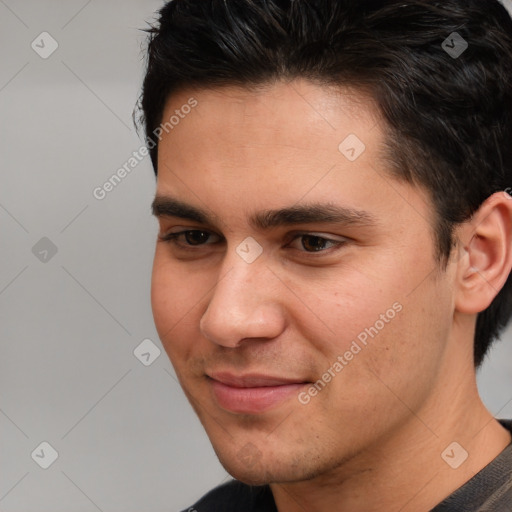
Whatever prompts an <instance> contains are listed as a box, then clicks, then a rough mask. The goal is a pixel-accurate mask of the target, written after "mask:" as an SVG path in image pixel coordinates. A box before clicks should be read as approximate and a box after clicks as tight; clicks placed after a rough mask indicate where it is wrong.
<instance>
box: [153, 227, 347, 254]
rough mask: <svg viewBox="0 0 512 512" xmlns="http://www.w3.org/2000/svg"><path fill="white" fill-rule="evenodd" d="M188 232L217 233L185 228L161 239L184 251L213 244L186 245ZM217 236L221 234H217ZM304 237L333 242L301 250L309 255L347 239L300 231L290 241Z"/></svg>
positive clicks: (336, 245)
mask: <svg viewBox="0 0 512 512" xmlns="http://www.w3.org/2000/svg"><path fill="white" fill-rule="evenodd" d="M187 233H207V234H208V235H211V234H213V235H215V233H211V232H210V231H206V230H203V229H187V230H184V231H179V232H176V233H168V234H167V235H162V236H159V239H160V240H161V241H162V242H165V243H169V244H172V245H174V246H175V247H177V248H179V249H182V250H184V251H196V250H197V249H195V248H196V247H201V246H204V245H212V244H197V245H191V244H185V245H184V244H183V243H181V242H179V240H178V239H179V238H180V237H181V236H184V235H185V234H187ZM217 236H219V235H217ZM303 237H311V238H314V239H318V240H322V241H324V242H328V243H331V244H333V247H331V249H332V250H329V249H327V250H319V251H301V252H304V253H305V254H307V255H315V254H325V253H328V254H329V253H331V252H332V251H336V250H337V249H340V248H341V246H343V245H345V244H346V241H345V240H333V239H330V238H325V237H322V236H317V235H315V234H313V233H299V234H296V235H295V236H294V237H293V238H292V240H291V241H290V242H289V243H291V242H293V241H295V240H297V239H298V238H303ZM207 241H208V240H207ZM287 245H288V244H287Z"/></svg>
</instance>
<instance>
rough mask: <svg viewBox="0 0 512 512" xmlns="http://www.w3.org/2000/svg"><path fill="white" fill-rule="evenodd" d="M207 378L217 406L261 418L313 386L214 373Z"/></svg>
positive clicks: (275, 378) (288, 381)
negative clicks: (300, 391) (303, 388)
mask: <svg viewBox="0 0 512 512" xmlns="http://www.w3.org/2000/svg"><path fill="white" fill-rule="evenodd" d="M207 377H208V382H209V385H210V388H211V391H212V394H213V397H214V400H215V401H216V402H217V404H218V405H219V406H220V407H221V408H222V409H225V410H227V411H229V412H234V413H238V414H259V413H263V412H266V411H269V410H271V409H274V408H276V407H278V406H279V405H281V404H282V403H283V402H284V401H286V400H287V399H288V398H290V397H291V396H296V395H297V393H298V392H299V390H300V389H301V388H302V387H304V386H306V385H309V384H310V382H309V381H305V380H302V379H288V378H282V377H275V376H268V375H261V374H246V375H241V376H235V375H233V374H229V373H216V374H215V373H213V374H211V375H207Z"/></svg>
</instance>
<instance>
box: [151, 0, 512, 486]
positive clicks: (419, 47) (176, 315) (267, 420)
mask: <svg viewBox="0 0 512 512" xmlns="http://www.w3.org/2000/svg"><path fill="white" fill-rule="evenodd" d="M454 32H457V34H458V36H455V39H454V36H453V35H452V34H453V33H454ZM457 37H460V38H461V39H457ZM462 40H463V41H464V42H467V48H466V49H465V50H464V51H463V52H462V53H461V54H459V55H456V53H453V51H455V50H460V49H462V47H461V46H460V45H461V41H462ZM443 41H447V42H445V43H443ZM450 50H453V51H452V54H450ZM511 56H512V20H511V19H510V16H509V15H508V14H507V12H506V10H505V9H504V8H503V6H501V4H499V3H498V2H497V1H491V0H489V1H486V2H481V0H443V1H431V2H425V1H421V0H405V1H404V0H400V1H398V0H396V1H395V0H389V1H376V0H373V1H370V0H368V1H361V2H350V1H340V0H325V1H321V2H313V1H301V0H295V1H290V0H236V1H229V0H174V1H172V2H169V3H168V4H167V5H166V6H165V7H164V8H162V10H161V11H160V19H159V24H158V26H156V27H154V28H153V29H151V31H150V42H149V48H148V68H147V73H146V77H145V80H144V85H143V93H142V98H141V106H142V112H143V122H144V125H145V130H146V137H147V141H148V147H149V148H150V154H151V158H152V162H153V166H154V169H155V173H156V175H157V182H158V185H157V196H159V197H160V198H169V197H171V196H172V198H173V199H178V200H179V201H180V202H181V203H182V204H178V203H177V202H171V201H168V200H166V199H161V200H157V201H156V202H155V212H156V213H157V214H158V215H159V220H160V227H161V235H162V237H161V238H162V240H160V241H159V243H158V244H157V250H156V255H155V265H154V273H153V286H152V290H153V293H152V300H153V310H154V314H155V321H156V325H157V329H158V331H159V334H160V336H161V339H162V342H163V344H164V346H165V348H166V350H167V352H168V354H169V356H170V358H171V361H172V363H173V365H174V366H175V368H176V372H177V375H178V377H179V379H180V382H181V384H182V386H183V388H184V390H185V392H186V393H187V396H188V397H189V399H190V401H191V404H192V405H193V407H194V408H195V410H196V412H197V413H198V415H199V417H200V419H201V421H202V422H203V424H204V426H205V428H206V430H207V432H208V434H209V435H210V438H211V439H212V443H213V446H214V448H215V449H216V451H217V453H218V455H219V458H220V459H221V461H222V462H223V463H224V464H225V465H226V467H227V468H228V470H231V472H232V473H233V474H235V476H239V477H240V478H241V479H245V480H247V481H254V482H259V481H275V480H279V479H287V478H288V479H299V478H305V477H311V476H312V475H314V474H317V472H319V471H321V470H323V469H326V468H328V467H329V466H330V465H334V464H336V463H339V461H340V459H342V458H345V459H347V458H350V456H351V455H353V454H354V452H355V451H358V450H359V451H361V450H364V449H365V448H367V447H368V446H369V445H370V444H371V443H372V442H376V441H377V439H378V438H379V437H383V436H386V435H387V434H388V433H389V431H390V430H392V429H393V428H398V426H399V425H400V424H401V423H403V422H405V421H406V416H407V415H408V413H407V412H406V411H404V408H403V403H399V402H398V401H396V400H395V399H394V398H393V397H392V396H391V397H390V393H389V390H390V389H392V390H395V391H397V392H398V393H399V394H400V396H401V397H402V398H403V402H405V403H407V404H408V407H409V409H410V408H412V409H413V410H420V409H421V408H422V407H428V404H429V403H430V402H431V400H432V390H433V389H435V388H436V382H439V383H440V382H441V381H443V384H444V385H446V378H447V377H446V375H444V374H446V373H449V369H448V365H450V364H453V359H451V358H453V357H454V354H457V350H458V349H455V348H454V347H455V345H457V347H458V346H460V344H455V343H454V339H456V338H457V337H459V338H464V340H465V341H464V343H465V345H464V346H465V347H466V348H465V350H466V352H464V351H462V352H461V353H460V354H459V356H460V357H463V358H464V357H465V359H464V360H465V361H466V362H468V363H470V365H471V368H474V367H478V366H479V365H480V364H481V363H482V361H483V358H484V356H485V354H486V352H487V351H488V349H489V346H490V344H491V343H492V342H493V340H495V339H496V338H497V336H498V335H499V333H500V331H501V330H502V329H503V327H504V326H505V325H506V324H507V322H508V319H509V317H510V313H511V310H512V309H511V308H512V298H511V294H512V284H511V281H510V279H509V278H508V274H509V271H510V268H509V267H510V264H511V263H510V254H509V252H510V248H509V247H508V246H509V245H510V243H509V242H510V240H509V235H504V236H503V237H502V242H501V243H498V242H496V239H497V238H499V234H500V233H501V234H503V233H505V232H506V233H508V232H510V223H509V221H508V220H507V219H508V218H509V210H510V204H509V203H507V202H508V201H509V199H507V197H506V195H505V194H504V193H503V191H504V190H506V189H508V188H509V187H510V186H512V145H510V143H509V141H510V140H512V57H511ZM172 117H174V118H175V119H174V120H171V118H172ZM354 135H355V137H354ZM156 139H158V140H156ZM183 203H186V204H187V205H188V206H194V207H195V208H194V211H192V209H191V208H186V207H184V204H183ZM315 205H318V208H315ZM326 205H329V206H330V207H332V210H328V211H327V210H326V208H325V206H326ZM178 206H179V208H177V207H178ZM306 206H307V207H309V209H307V211H305V210H304V207H306ZM198 210H201V211H200V212H199V211H198ZM278 210H286V211H281V212H280V213H279V214H278V213H276V211H278ZM340 210H341V211H340ZM178 211H179V215H180V216H181V219H179V218H178V216H177V215H176V212H178ZM192 214H194V215H192ZM199 214H200V215H199ZM258 214H259V215H258ZM185 217H187V220H183V219H184V218H185ZM284 221H286V222H284ZM290 226H291V227H292V228H294V229H295V231H297V229H296V228H297V227H298V228H299V230H298V231H300V232H301V233H306V234H307V233H309V234H310V235H309V238H308V237H306V238H302V239H298V238H297V233H296V234H295V238H293V236H291V234H290V233H291V228H290ZM178 227H181V228H180V229H178ZM311 227H313V228H314V229H310V228H311ZM186 229H189V230H193V229H194V230H196V231H194V232H192V233H188V234H187V235H186V236H185V235H181V237H180V246H178V245H172V244H171V243H170V242H169V241H165V240H163V239H165V238H169V237H168V235H169V234H173V233H174V234H175V233H176V232H180V231H181V232H183V231H185V230H186ZM197 230H200V231H197ZM311 233H314V234H313V235H311ZM299 234H300V233H299ZM315 235H317V236H316V237H315ZM319 237H321V238H319ZM322 238H329V239H330V240H331V242H329V243H330V244H331V246H332V247H331V248H329V249H328V250H330V251H331V252H330V254H327V252H326V250H324V247H325V245H324V244H325V240H324V241H323V242H322ZM301 240H302V241H301ZM299 242H300V243H299ZM308 242H309V243H311V242H313V246H309V248H310V251H309V252H310V253H316V254H314V255H313V257H311V254H308V255H307V256H306V254H307V253H308V251H307V247H308ZM319 242H320V245H321V247H318V245H316V248H315V243H316V244H318V243H319ZM485 242H488V243H485ZM187 245H188V249H187V248H185V246H187ZM193 246H195V247H193ZM336 247H337V248H336ZM331 249H336V250H331ZM321 252H324V253H325V254H324V255H320V253H321ZM248 254H250V255H251V257H250V258H248V257H245V258H244V256H246V255H248ZM377 322H379V323H377ZM458 341H460V340H458ZM354 343H355V344H354ZM345 354H346V357H343V356H344V355H345ZM350 354H352V355H350ZM338 356H341V359H338ZM466 356H467V357H466ZM336 363H338V365H336ZM412 368H414V371H413V372H411V369H412ZM264 369H267V370H268V372H270V374H271V375H274V376H276V375H281V376H283V378H286V379H288V380H290V381H291V382H292V381H293V384H290V386H288V387H287V389H286V391H287V392H293V391H294V390H295V391H296V395H297V398H298V399H297V400H291V399H287V400H285V401H284V402H283V404H284V405H283V406H282V407H271V406H268V404H269V403H270V402H271V401H272V400H270V399H269V400H270V402H269V401H268V400H267V401H265V398H264V397H263V398H262V400H261V401H260V403H259V406H260V407H261V411H249V410H245V409H244V405H243V403H242V402H244V400H243V395H240V396H238V397H235V398H234V399H233V396H231V395H230V396H227V395H226V393H225V391H226V390H225V389H223V388H222V386H220V387H219V386H217V384H215V383H213V385H212V377H215V376H220V377H221V380H222V376H224V377H225V374H229V375H230V376H228V378H227V380H229V378H231V377H233V375H234V374H237V375H242V374H243V375H253V374H254V373H261V372H262V371H263V370H264ZM443 372H444V374H443ZM412 374H414V375H412ZM253 377H254V375H253ZM250 378H252V377H250ZM250 378H249V380H250ZM473 378H474V376H473ZM443 379H444V380H443ZM213 380H215V379H213ZM246 380H247V379H246ZM257 382H258V378H257V377H254V382H253V385H257ZM383 382H385V383H386V385H385V386H384V385H383ZM246 383H247V382H246ZM216 386H217V387H216ZM293 386H296V387H295V388H293ZM312 386H313V387H312ZM292 388H293V389H292ZM312 389H315V390H316V391H312ZM368 397H371V400H370V402H371V403H369V402H368ZM237 400H238V401H237ZM363 402H364V403H366V407H365V408H364V410H363V409H362V408H361V404H362V403H363ZM237 404H238V405H237ZM237 407H238V408H237ZM368 407H369V409H368ZM267 409H268V410H267ZM369 410H371V411H374V412H375V413H376V416H378V417H379V418H380V417H381V416H380V415H379V413H384V411H387V412H386V414H387V415H388V417H389V420H388V421H387V423H386V422H384V423H386V424H385V425H382V422H381V419H379V422H378V423H379V425H380V426H377V425H376V423H377V420H368V412H369ZM281 423H282V425H281ZM278 425H281V426H278ZM339 425H343V433H344V437H343V439H341V440H340V431H339V428H338V426H339ZM317 433H320V434H321V435H322V443H321V444H320V443H315V442H310V439H311V438H314V437H315V436H317ZM320 434H318V435H320ZM228 442H231V444H232V445H233V446H234V447H235V448H229V447H228ZM244 450H245V451H244ZM245 452H247V453H246V454H245V455H244V453H245ZM240 454H242V455H240ZM244 457H245V459H246V460H245V461H242V459H243V458H244ZM247 457H249V458H250V459H251V460H255V461H256V462H254V464H252V465H251V464H247ZM311 460H313V461H317V464H316V465H315V463H308V464H306V463H305V461H311ZM242 468H243V469H242ZM290 468H295V469H293V470H290ZM290 471H291V472H290Z"/></svg>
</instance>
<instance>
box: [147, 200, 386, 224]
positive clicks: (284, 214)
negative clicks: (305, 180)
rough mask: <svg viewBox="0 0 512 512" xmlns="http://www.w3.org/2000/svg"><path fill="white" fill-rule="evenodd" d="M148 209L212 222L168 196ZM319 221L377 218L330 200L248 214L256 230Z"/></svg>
mask: <svg viewBox="0 0 512 512" xmlns="http://www.w3.org/2000/svg"><path fill="white" fill-rule="evenodd" d="M151 209H152V212H153V215H155V216H156V217H177V218H180V219H185V220H190V221H194V222H197V223H198V224H208V225H213V224H214V219H213V217H212V216H210V215H209V214H208V212H207V211H206V210H204V209H202V208H198V207H196V206H192V205H190V204H187V203H185V202H183V201H180V200H179V199H176V198H174V197H171V196H156V197H155V199H154V201H153V203H152V205H151ZM321 222H328V223H340V224H345V225H348V226H357V227H371V226H375V225H376V224H377V220H376V219H375V217H374V216H373V215H372V214H370V213H369V212H366V211H363V210H356V209H354V208H346V207H342V206H338V205H335V204H332V203H308V204H302V205H293V206H290V207H285V208H280V209H277V210H263V211H260V212H256V213H254V214H252V215H251V216H250V217H249V224H250V226H251V227H252V228H254V229H256V230H260V231H264V230H269V229H272V228H276V227H282V226H291V225H295V224H310V223H321Z"/></svg>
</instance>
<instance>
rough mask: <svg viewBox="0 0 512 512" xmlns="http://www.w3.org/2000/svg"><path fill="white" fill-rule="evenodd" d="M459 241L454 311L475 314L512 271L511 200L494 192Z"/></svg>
mask: <svg viewBox="0 0 512 512" xmlns="http://www.w3.org/2000/svg"><path fill="white" fill-rule="evenodd" d="M458 238H459V241H460V245H461V251H462V255H461V256H460V257H459V259H458V262H457V265H458V269H457V270H458V272H457V284H458V289H457V295H456V301H455V308H456V310H457V311H459V312H461V313H467V314H476V313H480V312H481V311H484V310H485V309H487V307H489V305H490V304H491V302H492V301H493V300H494V298H495V297H496V295H497V294H498V292H499V291H500V290H501V288H502V287H503V285H504V284H505V282H506V280H507V278H508V275H509V273H510V271H511V268H512V198H510V196H508V195H506V194H503V193H502V192H497V193H495V194H493V195H492V196H490V197H489V198H488V199H487V200H486V201H484V202H483V203H482V205H481V206H480V208H479V209H478V211H477V212H476V213H475V214H474V215H473V217H472V218H471V220H469V221H467V222H466V223H464V224H463V225H462V226H461V227H460V230H459V233H458Z"/></svg>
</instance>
